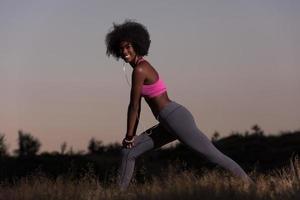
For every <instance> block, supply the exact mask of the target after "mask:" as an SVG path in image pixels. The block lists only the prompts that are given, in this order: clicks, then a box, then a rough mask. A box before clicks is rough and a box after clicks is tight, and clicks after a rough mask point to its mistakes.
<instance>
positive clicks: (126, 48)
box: [120, 41, 137, 63]
mask: <svg viewBox="0 0 300 200" xmlns="http://www.w3.org/2000/svg"><path fill="white" fill-rule="evenodd" d="M120 54H121V58H122V59H123V60H124V61H125V62H127V63H131V62H134V61H135V59H136V56H137V54H136V53H135V51H134V49H133V46H132V44H131V43H130V42H127V41H123V42H121V43H120Z"/></svg>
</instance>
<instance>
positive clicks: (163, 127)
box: [118, 101, 251, 189]
mask: <svg viewBox="0 0 300 200" xmlns="http://www.w3.org/2000/svg"><path fill="white" fill-rule="evenodd" d="M158 120H159V122H160V123H159V124H158V125H157V126H154V127H152V128H150V129H148V130H147V131H145V132H143V133H142V134H140V135H138V136H136V137H135V140H134V141H135V142H134V147H132V148H131V149H126V148H123V149H122V163H121V167H120V169H119V175H118V184H119V186H120V188H121V189H126V188H127V187H128V185H129V183H130V180H131V178H132V175H133V171H134V165H135V159H136V158H137V157H139V156H140V155H142V154H143V153H145V152H147V151H149V150H152V149H156V148H159V147H161V146H163V145H165V144H167V143H169V142H172V141H174V140H176V139H178V140H179V141H180V142H182V143H184V144H185V145H187V146H189V147H191V148H192V149H193V150H195V151H196V152H198V153H200V154H201V155H204V156H205V157H206V158H207V159H208V160H209V161H211V162H213V163H216V164H218V165H220V166H222V167H223V168H225V169H228V170H229V171H231V172H232V173H233V174H234V175H236V176H238V177H241V178H242V179H244V180H246V181H249V182H251V179H250V178H249V177H248V176H247V174H246V173H245V172H244V170H243V169H242V168H241V167H240V166H239V165H238V164H237V163H236V162H235V161H233V160H232V159H230V158H229V157H228V156H226V155H224V154H223V153H221V152H220V151H219V150H218V149H217V148H216V147H215V146H214V145H213V144H212V143H211V141H210V140H209V139H208V138H207V136H206V135H204V134H203V133H202V132H201V131H200V130H199V129H198V127H197V126H196V123H195V121H194V118H193V116H192V114H191V113H190V112H189V111H188V110H187V109H186V108H185V107H183V106H182V105H180V104H178V103H176V102H174V101H172V102H170V103H169V104H167V105H166V106H165V107H164V108H163V109H162V110H161V111H160V113H159V115H158Z"/></svg>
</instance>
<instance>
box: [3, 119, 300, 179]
mask: <svg viewBox="0 0 300 200" xmlns="http://www.w3.org/2000/svg"><path fill="white" fill-rule="evenodd" d="M211 140H212V142H213V143H214V145H215V146H216V147H217V148H218V149H219V150H221V151H222V152H223V153H224V154H226V155H228V156H229V157H231V158H232V159H233V160H235V161H236V162H238V163H239V164H240V165H241V166H242V167H243V168H244V169H245V170H246V171H251V170H256V171H260V172H265V171H269V170H273V169H276V168H281V167H284V166H287V165H289V163H290V160H291V159H292V158H293V157H295V156H297V155H298V154H299V153H300V130H296V131H285V132H280V133H278V134H276V135H266V134H265V132H264V130H262V128H261V127H260V126H259V125H253V126H252V127H251V130H250V131H245V132H242V133H240V132H232V133H231V134H230V135H229V136H226V137H220V134H219V133H218V132H215V133H214V134H213V136H212V138H211ZM41 146H42V145H41V142H40V141H39V140H38V139H37V138H36V137H34V136H32V135H31V134H30V133H25V132H24V131H21V130H20V131H19V132H18V147H17V149H15V150H14V151H13V154H14V155H9V153H8V148H7V144H6V143H5V137H4V134H0V181H1V180H15V179H18V178H20V177H24V176H27V175H30V174H32V173H34V172H36V171H37V170H40V171H42V172H43V173H45V174H47V176H50V177H57V176H59V175H61V174H69V175H70V174H72V176H75V177H76V176H79V175H80V174H81V173H82V172H84V171H86V170H88V169H93V171H94V172H95V174H96V175H97V176H98V177H99V178H100V179H103V180H107V181H108V180H110V177H112V176H113V175H115V174H116V172H117V168H118V166H119V162H120V150H121V144H119V143H111V144H106V145H105V144H104V143H103V142H102V141H101V140H97V139H96V138H91V139H90V141H89V142H88V145H87V151H77V152H75V151H73V149H72V148H68V146H67V143H66V142H63V143H62V144H61V147H60V151H55V152H42V153H39V151H40V148H41ZM170 165H171V166H175V167H176V168H177V170H179V171H180V170H186V169H196V170H198V171H199V173H201V170H202V169H215V168H216V167H217V168H218V166H216V165H214V164H213V163H210V162H208V161H207V160H206V159H205V158H204V157H202V156H201V155H199V154H197V153H196V152H194V151H193V150H191V149H189V148H188V147H186V146H185V145H183V144H181V143H178V144H176V145H173V146H170V147H168V148H160V149H156V150H154V151H150V152H148V153H146V154H145V155H143V156H141V157H140V158H139V159H138V160H137V162H136V169H137V170H136V175H135V176H136V178H137V180H146V179H147V178H150V177H151V176H152V175H154V176H158V177H159V176H160V175H161V173H164V170H165V169H167V167H168V166H170Z"/></svg>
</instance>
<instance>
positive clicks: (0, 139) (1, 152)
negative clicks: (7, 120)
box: [0, 133, 8, 157]
mask: <svg viewBox="0 0 300 200" xmlns="http://www.w3.org/2000/svg"><path fill="white" fill-rule="evenodd" d="M7 155H8V153H7V145H6V144H5V138H4V134H1V133H0V157H3V156H7Z"/></svg>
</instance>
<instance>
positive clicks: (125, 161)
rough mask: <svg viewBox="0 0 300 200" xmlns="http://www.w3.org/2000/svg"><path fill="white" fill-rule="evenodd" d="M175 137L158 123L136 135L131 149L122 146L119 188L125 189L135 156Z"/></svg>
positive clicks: (131, 172) (132, 169) (130, 175)
mask: <svg viewBox="0 0 300 200" xmlns="http://www.w3.org/2000/svg"><path fill="white" fill-rule="evenodd" d="M175 139H176V137H175V136H173V135H172V134H170V133H169V132H168V131H167V130H166V129H164V128H163V127H162V126H161V125H160V124H158V125H157V126H154V127H152V128H150V129H148V130H147V131H145V132H144V133H142V134H140V135H138V136H136V137H135V139H134V146H133V147H132V148H131V149H126V148H122V163H121V167H120V169H119V176H118V184H119V186H120V188H121V190H125V189H126V188H127V187H128V185H129V183H130V180H131V178H132V175H133V171H134V166H135V160H136V158H138V157H139V156H140V155H142V154H144V153H145V152H147V151H149V150H152V149H155V148H159V147H161V146H163V145H165V144H167V143H169V142H172V141H174V140H175Z"/></svg>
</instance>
